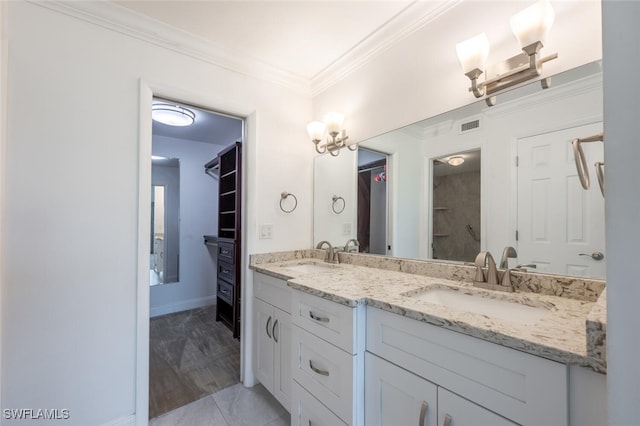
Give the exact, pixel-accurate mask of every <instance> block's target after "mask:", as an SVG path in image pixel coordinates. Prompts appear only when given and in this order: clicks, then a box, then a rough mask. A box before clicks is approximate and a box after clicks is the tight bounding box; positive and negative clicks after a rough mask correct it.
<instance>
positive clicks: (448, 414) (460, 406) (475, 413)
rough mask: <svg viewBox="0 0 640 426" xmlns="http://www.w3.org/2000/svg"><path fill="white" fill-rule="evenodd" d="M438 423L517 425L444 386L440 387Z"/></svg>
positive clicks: (442, 425) (444, 424)
mask: <svg viewBox="0 0 640 426" xmlns="http://www.w3.org/2000/svg"><path fill="white" fill-rule="evenodd" d="M438 425H440V426H515V425H516V423H513V422H510V421H509V420H507V419H505V418H504V417H501V416H499V415H497V414H496V413H494V412H492V411H489V410H487V409H486V408H483V407H481V406H479V405H476V404H474V403H473V402H471V401H468V400H466V399H464V398H462V397H459V396H458V395H456V394H454V393H451V392H449V391H448V390H446V389H444V388H438Z"/></svg>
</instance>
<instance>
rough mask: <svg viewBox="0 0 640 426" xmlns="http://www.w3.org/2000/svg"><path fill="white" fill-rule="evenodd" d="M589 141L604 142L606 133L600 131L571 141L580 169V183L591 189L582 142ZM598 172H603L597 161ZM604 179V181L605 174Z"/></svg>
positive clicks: (577, 166)
mask: <svg viewBox="0 0 640 426" xmlns="http://www.w3.org/2000/svg"><path fill="white" fill-rule="evenodd" d="M587 142H604V135H603V134H602V133H598V134H597V135H593V136H589V137H587V138H575V139H574V140H572V141H571V145H572V146H573V157H574V159H575V160H576V169H577V170H578V178H580V184H581V185H582V187H583V188H584V189H589V186H590V182H589V170H587V159H586V158H585V156H584V152H583V151H582V145H581V144H583V143H587ZM596 173H600V174H601V173H602V167H601V166H598V165H597V163H596ZM598 178H600V176H598ZM602 181H603V182H604V176H603V179H602ZM603 195H604V192H603Z"/></svg>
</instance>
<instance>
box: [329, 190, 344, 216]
mask: <svg viewBox="0 0 640 426" xmlns="http://www.w3.org/2000/svg"><path fill="white" fill-rule="evenodd" d="M331 199H332V200H333V202H332V203H331V210H333V212H334V213H335V214H340V213H342V212H343V211H344V208H345V207H346V206H347V202H346V201H344V198H342V197H338V196H337V195H334V196H333V197H331ZM341 200H342V208H341V209H338V208H336V204H338V201H341Z"/></svg>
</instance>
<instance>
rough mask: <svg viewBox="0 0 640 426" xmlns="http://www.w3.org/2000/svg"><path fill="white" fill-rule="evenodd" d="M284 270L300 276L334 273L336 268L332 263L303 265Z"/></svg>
mask: <svg viewBox="0 0 640 426" xmlns="http://www.w3.org/2000/svg"><path fill="white" fill-rule="evenodd" d="M284 269H287V270H289V271H291V272H296V273H298V274H314V273H317V272H329V271H334V270H335V269H336V266H335V265H332V264H330V263H301V264H298V265H291V266H286V267H284Z"/></svg>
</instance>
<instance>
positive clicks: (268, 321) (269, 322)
mask: <svg viewBox="0 0 640 426" xmlns="http://www.w3.org/2000/svg"><path fill="white" fill-rule="evenodd" d="M269 324H271V315H269V319H268V320H267V327H266V332H267V336H269V339H271V334H269Z"/></svg>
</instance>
